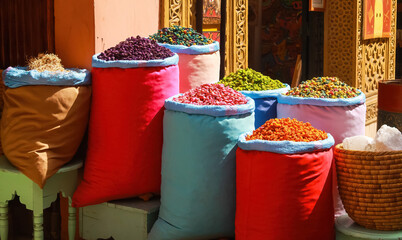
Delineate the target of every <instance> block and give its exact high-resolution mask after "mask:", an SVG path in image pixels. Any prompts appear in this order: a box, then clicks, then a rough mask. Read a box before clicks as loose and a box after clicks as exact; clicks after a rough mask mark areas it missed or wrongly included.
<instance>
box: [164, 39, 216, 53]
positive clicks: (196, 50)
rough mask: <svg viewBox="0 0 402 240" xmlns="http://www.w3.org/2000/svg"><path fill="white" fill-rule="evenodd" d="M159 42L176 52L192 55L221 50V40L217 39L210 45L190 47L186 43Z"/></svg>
mask: <svg viewBox="0 0 402 240" xmlns="http://www.w3.org/2000/svg"><path fill="white" fill-rule="evenodd" d="M158 44H159V45H160V46H163V47H165V48H169V49H170V50H171V51H172V52H174V53H184V54H190V55H198V54H206V53H213V52H216V51H219V42H217V41H215V42H213V43H211V44H208V45H193V46H189V47H187V46H184V45H173V44H168V43H158Z"/></svg>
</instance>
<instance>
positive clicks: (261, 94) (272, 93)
mask: <svg viewBox="0 0 402 240" xmlns="http://www.w3.org/2000/svg"><path fill="white" fill-rule="evenodd" d="M283 84H284V85H285V87H284V88H278V89H272V90H263V91H239V92H241V93H243V94H244V95H245V96H247V97H250V98H253V99H259V98H267V97H278V95H280V94H281V93H286V92H287V91H289V90H290V86H289V85H288V84H286V83H283Z"/></svg>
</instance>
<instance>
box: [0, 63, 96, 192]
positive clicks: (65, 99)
mask: <svg viewBox="0 0 402 240" xmlns="http://www.w3.org/2000/svg"><path fill="white" fill-rule="evenodd" d="M66 70H67V71H66V72H48V71H44V72H38V71H36V70H30V71H28V70H27V68H24V67H15V68H14V67H9V68H7V69H6V70H5V71H4V72H3V79H4V83H5V85H6V89H5V92H4V109H3V114H2V118H1V141H2V145H3V151H4V154H5V156H6V157H7V159H8V160H9V161H10V162H11V164H13V165H14V166H15V167H16V168H18V169H19V170H20V171H21V172H22V173H23V174H25V175H26V176H27V177H28V178H30V179H31V180H32V181H33V182H35V183H36V184H38V185H39V187H41V188H43V186H44V185H45V183H46V180H47V179H48V178H50V177H51V176H52V175H54V174H55V173H56V172H57V171H58V170H59V169H60V168H61V167H62V166H63V165H64V164H66V163H67V162H69V161H70V160H71V159H72V157H73V156H74V155H75V153H76V151H77V149H78V147H79V145H80V143H81V141H82V138H83V136H84V133H85V130H86V127H87V123H88V116H89V107H90V101H91V87H90V86H89V85H90V84H91V75H90V72H89V71H87V70H85V69H84V70H82V69H66Z"/></svg>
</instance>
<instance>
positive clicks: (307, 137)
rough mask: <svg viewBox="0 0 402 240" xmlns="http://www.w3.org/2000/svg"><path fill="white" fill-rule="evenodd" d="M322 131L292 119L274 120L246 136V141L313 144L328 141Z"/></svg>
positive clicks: (307, 123)
mask: <svg viewBox="0 0 402 240" xmlns="http://www.w3.org/2000/svg"><path fill="white" fill-rule="evenodd" d="M327 138H328V135H327V133H326V132H324V131H322V130H318V129H316V128H314V127H313V126H311V124H310V123H309V122H306V123H305V122H301V121H298V120H296V119H290V118H273V119H270V120H268V121H266V122H265V123H264V124H263V125H262V126H261V127H259V128H257V129H256V130H254V131H253V133H252V134H251V135H248V136H246V140H256V139H260V140H267V141H294V142H312V141H319V140H324V139H327Z"/></svg>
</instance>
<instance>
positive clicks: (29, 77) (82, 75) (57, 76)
mask: <svg viewBox="0 0 402 240" xmlns="http://www.w3.org/2000/svg"><path fill="white" fill-rule="evenodd" d="M66 70H67V71H64V72H50V71H43V72H38V71H36V70H27V67H8V68H7V69H6V70H4V72H3V79H4V84H5V85H6V86H7V87H9V88H17V87H22V86H35V85H47V86H49V85H50V86H82V85H91V73H90V71H88V70H86V69H78V68H71V69H66Z"/></svg>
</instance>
